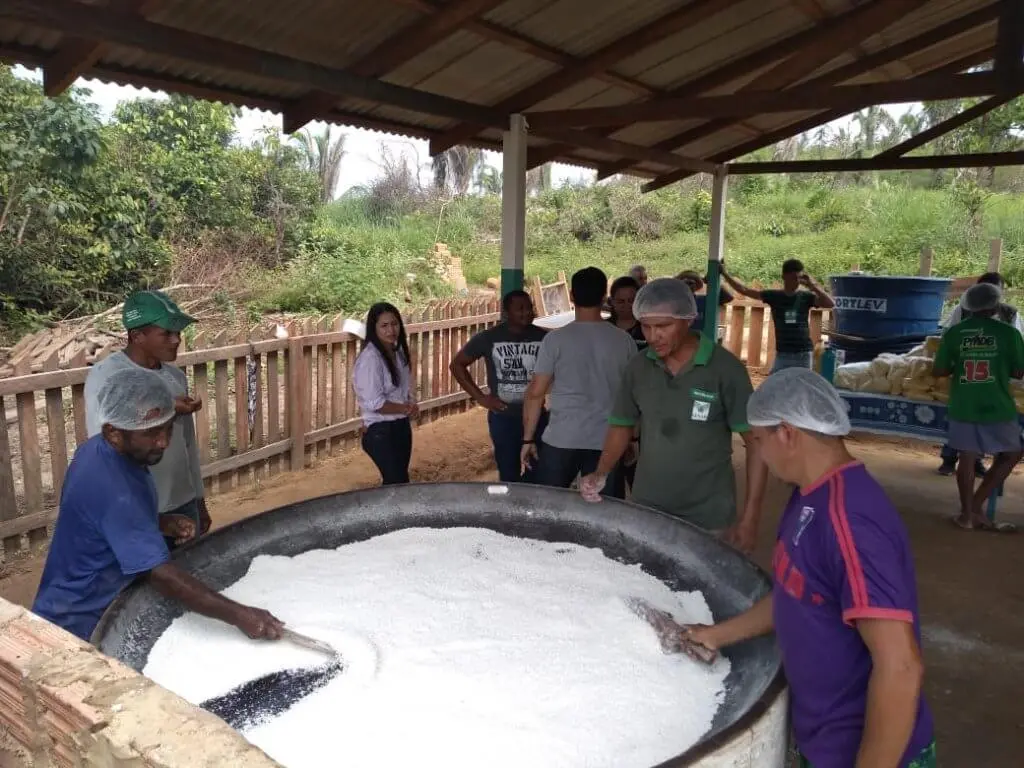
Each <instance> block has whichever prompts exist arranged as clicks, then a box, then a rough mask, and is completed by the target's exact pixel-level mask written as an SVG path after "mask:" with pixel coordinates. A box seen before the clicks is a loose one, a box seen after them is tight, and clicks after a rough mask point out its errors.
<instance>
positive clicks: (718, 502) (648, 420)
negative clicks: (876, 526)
mask: <svg viewBox="0 0 1024 768" xmlns="http://www.w3.org/2000/svg"><path fill="white" fill-rule="evenodd" d="M633 313H634V314H635V315H636V317H637V319H638V320H639V321H640V323H641V325H642V327H643V331H644V337H645V338H646V339H647V341H648V348H647V351H646V352H645V353H641V354H638V355H636V356H635V357H633V358H632V360H630V362H629V365H628V366H627V368H626V372H625V375H624V376H623V381H622V385H621V387H620V389H619V393H618V397H617V398H616V401H615V405H614V406H613V407H612V412H611V416H610V418H609V425H610V427H609V429H608V433H607V436H606V437H605V442H604V449H603V451H602V453H601V458H600V460H599V462H598V465H597V470H596V471H595V472H594V473H593V474H591V475H587V476H586V477H584V478H583V479H582V481H581V483H580V491H581V492H582V494H583V496H584V498H586V499H588V500H589V501H597V500H600V496H599V495H598V492H599V491H600V489H601V488H602V487H603V486H604V482H605V477H606V476H607V475H608V473H610V472H611V471H612V469H613V468H614V467H615V466H616V465H617V464H618V462H619V459H620V458H621V457H622V455H623V454H624V453H625V451H626V449H627V447H628V446H629V444H630V440H631V439H632V438H633V432H634V429H635V428H636V427H637V426H639V429H640V451H639V453H640V460H639V463H638V465H637V470H636V484H635V485H634V486H633V492H632V499H633V501H635V502H637V503H638V504H643V505H645V506H649V507H654V508H655V509H660V510H662V511H664V512H667V513H669V514H671V515H675V516H676V517H679V518H682V519H683V520H686V521H687V522H691V523H693V524H695V525H697V526H699V527H701V528H704V529H705V530H708V531H714V532H722V533H724V535H725V538H726V540H727V541H728V542H729V543H731V544H732V545H733V546H735V547H737V548H738V549H740V550H742V551H744V552H750V551H752V550H753V548H754V545H755V543H756V541H757V526H758V522H759V521H760V517H761V501H762V498H763V496H764V487H765V482H766V479H767V467H766V466H765V464H764V462H763V461H761V459H760V457H759V456H758V454H757V451H756V449H755V447H754V443H753V440H752V438H751V436H750V427H749V426H748V424H747V399H748V398H749V397H750V395H751V393H752V392H753V387H752V386H751V383H750V376H749V375H748V374H747V370H746V368H745V367H744V366H743V363H741V362H740V361H739V360H738V359H737V358H736V356H735V355H733V354H732V353H730V352H729V351H728V350H726V349H724V348H723V347H721V346H719V345H717V344H715V341H714V339H711V338H709V337H707V336H704V335H703V334H699V333H691V332H690V324H691V322H692V321H693V318H694V317H696V315H697V303H696V301H695V300H694V297H693V292H692V291H691V290H690V288H689V286H687V285H686V283H684V282H683V281H681V280H675V279H673V278H662V279H658V280H653V281H651V282H650V283H648V284H647V285H646V286H645V287H644V288H642V289H641V290H640V292H639V293H637V295H636V299H635V301H634V303H633ZM733 433H738V434H740V435H742V437H743V442H744V444H745V446H746V451H747V461H746V480H747V482H746V488H747V495H746V501H745V503H744V505H743V512H742V513H741V514H740V516H739V518H738V519H737V515H736V507H737V504H736V477H735V473H734V472H733V468H732V436H733Z"/></svg>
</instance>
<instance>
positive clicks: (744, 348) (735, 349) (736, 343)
mask: <svg viewBox="0 0 1024 768" xmlns="http://www.w3.org/2000/svg"><path fill="white" fill-rule="evenodd" d="M830 317H831V310H828V309H812V310H811V316H810V325H811V341H812V342H813V343H814V344H817V343H818V342H819V341H821V337H822V329H823V328H827V327H828V324H829V322H830ZM718 324H719V326H720V327H724V328H725V340H724V342H723V344H724V345H725V348H726V349H728V350H729V351H730V352H732V353H733V354H734V355H736V357H738V358H739V359H740V360H742V361H743V362H744V363H746V364H747V368H749V369H751V370H752V371H755V372H758V373H763V372H765V371H766V370H767V369H769V368H771V366H772V363H774V362H775V327H774V326H773V325H772V312H771V310H770V309H769V308H768V307H767V306H766V305H764V304H762V303H761V302H759V301H750V300H747V299H736V300H735V301H732V302H730V303H729V304H726V305H725V306H724V307H721V308H719V311H718Z"/></svg>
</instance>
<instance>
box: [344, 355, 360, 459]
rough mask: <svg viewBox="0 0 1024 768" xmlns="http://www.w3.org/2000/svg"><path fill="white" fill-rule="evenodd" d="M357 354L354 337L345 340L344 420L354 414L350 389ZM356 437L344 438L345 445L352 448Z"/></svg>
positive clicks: (353, 416)
mask: <svg viewBox="0 0 1024 768" xmlns="http://www.w3.org/2000/svg"><path fill="white" fill-rule="evenodd" d="M358 356H359V347H358V344H357V343H356V340H355V339H354V338H350V339H349V340H348V341H346V342H345V360H346V361H347V363H348V379H346V381H345V420H346V421H347V420H348V419H353V418H355V416H356V412H357V410H358V409H357V408H356V405H357V403H356V394H355V391H354V390H353V389H352V371H353V370H354V369H355V364H356V358H357V357H358ZM356 442H357V440H356V439H350V438H346V440H345V447H346V448H353V447H354V446H355V445H356Z"/></svg>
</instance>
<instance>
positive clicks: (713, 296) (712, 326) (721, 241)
mask: <svg viewBox="0 0 1024 768" xmlns="http://www.w3.org/2000/svg"><path fill="white" fill-rule="evenodd" d="M728 191H729V170H728V168H727V167H726V166H724V165H722V166H720V167H719V169H718V170H717V171H716V172H715V177H714V183H713V186H712V189H711V229H710V231H709V233H708V290H707V303H706V304H705V305H704V328H703V330H704V333H705V334H706V335H708V336H710V337H711V338H712V339H716V340H717V338H718V297H719V295H720V294H721V288H720V284H721V282H722V277H721V274H720V272H719V265H720V263H721V261H722V257H723V256H724V255H725V197H726V193H727V192H728Z"/></svg>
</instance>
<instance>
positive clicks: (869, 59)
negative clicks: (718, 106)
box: [537, 5, 998, 179]
mask: <svg viewBox="0 0 1024 768" xmlns="http://www.w3.org/2000/svg"><path fill="white" fill-rule="evenodd" d="M997 11H998V9H997V8H996V6H994V5H993V6H990V7H986V8H982V9H980V10H978V11H974V12H972V13H968V14H966V15H964V16H962V17H960V18H957V19H954V20H952V21H950V22H947V23H945V24H940V25H939V26H937V27H935V28H933V29H931V30H927V31H925V32H923V33H921V34H919V35H914V36H913V37H911V38H908V39H906V40H903V41H901V42H899V43H896V44H894V45H891V46H888V47H886V48H884V49H882V50H879V51H876V52H875V53H872V54H870V55H867V56H863V57H861V58H858V59H856V60H854V61H852V62H850V63H849V64H846V65H842V66H839V67H836V68H835V69H832V70H829V71H828V72H825V73H824V74H822V75H818V76H816V77H814V78H812V79H811V80H808V81H806V82H805V83H804V84H805V85H808V86H810V85H821V86H826V85H835V84H838V83H842V82H844V81H846V80H850V79H852V78H854V77H858V76H861V75H865V74H868V73H869V72H872V71H874V70H877V69H879V68H880V67H883V66H885V65H887V64H890V63H892V62H894V61H897V60H899V59H902V58H905V57H906V56H910V55H913V54H916V53H920V52H921V51H924V50H927V49H928V48H931V47H933V46H935V45H937V44H939V43H941V42H942V41H943V40H946V39H947V38H948V37H949V36H951V35H955V34H957V33H958V32H960V33H962V32H966V31H970V30H972V29H974V28H975V27H978V26H979V25H981V24H986V23H989V22H991V21H992V20H993V19H994V18H996V15H997ZM847 20H848V14H843V15H840V16H837V17H833V18H831V19H829V20H827V21H826V22H823V23H822V24H821V25H819V26H817V27H812V28H811V29H810V30H807V31H805V32H803V33H799V34H797V35H793V36H791V37H790V38H787V39H784V40H781V41H779V42H778V43H776V44H774V45H772V46H769V47H768V48H766V49H761V50H759V51H755V53H754V54H753V55H750V56H747V57H744V58H743V59H740V60H738V61H737V63H739V62H740V61H746V62H747V67H748V69H747V71H748V72H754V71H757V70H759V69H761V68H762V67H763V66H765V64H766V63H771V62H765V61H764V57H765V55H766V54H769V53H770V54H772V56H773V58H772V60H773V61H774V60H777V59H779V58H781V57H782V56H785V55H787V54H789V53H792V52H799V51H800V50H803V49H804V48H805V47H807V46H810V45H814V44H815V41H816V40H818V39H819V38H820V36H821V34H823V33H828V32H829V31H830V30H833V29H837V28H839V27H841V26H842V25H844V24H845V23H846V21H847ZM757 54H761V55H760V56H759V55H757ZM724 69H728V68H724ZM722 71H723V70H716V71H715V72H712V73H711V75H712V77H709V78H706V79H705V78H698V80H696V81H694V82H693V83H692V84H689V85H684V86H682V87H681V88H677V89H674V90H673V91H672V93H671V94H670V95H672V96H677V97H684V96H697V95H700V94H701V93H703V92H706V91H708V90H711V89H713V88H717V87H719V86H720V85H723V84H724V83H723V82H721V79H720V78H717V79H716V78H714V77H713V75H715V74H716V72H722ZM728 74H729V75H731V74H732V72H729V73H728ZM735 79H738V78H736V77H731V78H730V80H727V81H726V82H731V81H732V80H735ZM731 122H733V121H732V120H730V119H729V118H719V119H718V120H715V121H711V122H710V123H703V124H702V125H700V126H697V127H696V128H691V129H687V130H685V131H682V132H680V133H675V134H673V135H672V136H669V137H668V138H666V139H662V140H661V141H659V142H658V143H656V144H655V145H654V146H655V147H657V148H658V149H663V150H666V151H674V150H677V149H682V148H683V147H684V146H686V144H688V143H690V142H691V141H694V140H695V139H697V138H701V137H703V136H707V135H709V134H710V133H711V131H709V130H707V128H709V127H711V126H712V125H713V126H714V130H721V129H723V128H725V127H727V126H728V125H729V124H730V123H731ZM617 130H619V129H618V128H611V129H607V130H605V131H602V133H604V134H607V135H611V134H613V133H615V132H616V131H617ZM541 152H543V150H541ZM537 159H538V160H542V161H543V160H544V159H545V158H543V157H538V158H537ZM630 165H631V164H630V163H629V161H620V162H617V163H612V164H609V165H604V166H602V167H601V168H600V169H599V170H598V174H597V175H598V178H599V179H603V178H607V177H609V176H613V175H615V174H617V173H622V172H624V171H626V170H628V169H629V168H630Z"/></svg>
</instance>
